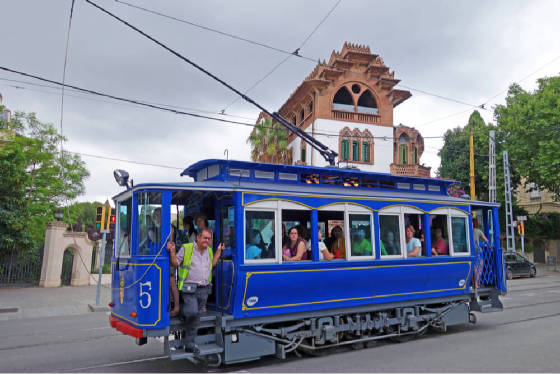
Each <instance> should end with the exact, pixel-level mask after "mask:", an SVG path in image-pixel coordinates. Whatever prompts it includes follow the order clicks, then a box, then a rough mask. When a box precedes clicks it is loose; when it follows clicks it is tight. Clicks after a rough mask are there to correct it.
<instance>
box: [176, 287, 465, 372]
mask: <svg viewBox="0 0 560 374" xmlns="http://www.w3.org/2000/svg"><path fill="white" fill-rule="evenodd" d="M472 302H473V300H472V299H469V298H468V297H456V298H452V299H447V300H445V299H444V300H431V301H429V302H426V303H423V304H414V305H403V304H402V303H398V304H397V303H396V304H395V305H390V304H385V305H384V306H376V307H375V308H371V307H370V310H368V309H367V308H365V307H363V308H353V309H354V310H351V309H350V310H346V311H339V310H332V311H331V313H329V311H328V310H326V311H322V312H321V313H320V315H319V314H317V313H315V314H314V315H313V316H311V313H309V315H308V316H304V315H302V314H299V315H298V316H299V318H297V317H298V316H296V315H293V316H274V317H266V318H260V319H259V318H251V319H247V320H245V321H244V320H233V319H231V318H230V317H229V316H228V315H222V314H220V313H212V312H209V313H207V314H205V315H203V316H202V317H201V325H200V328H199V332H198V336H197V338H196V343H197V345H198V346H199V348H200V353H199V354H197V355H194V354H192V353H186V352H185V351H184V350H183V345H184V342H183V340H182V338H181V337H182V336H184V335H182V334H183V332H182V322H181V320H180V319H175V323H172V325H171V326H170V337H169V338H166V339H165V350H166V353H167V354H169V356H170V357H171V359H172V360H178V359H188V360H190V361H192V362H195V363H197V364H204V365H209V366H219V365H221V364H231V363H237V362H244V361H251V360H257V359H259V358H261V357H263V356H269V355H275V356H276V357H278V358H281V359H285V358H286V355H287V354H289V353H290V352H295V354H298V355H299V353H304V354H310V355H319V354H321V353H322V352H324V351H325V350H327V349H329V348H334V347H340V346H348V345H350V346H352V347H353V348H354V349H358V348H362V347H364V346H365V344H366V343H368V342H373V341H376V340H381V339H390V340H392V341H395V342H404V341H407V340H409V339H412V338H414V337H417V336H421V335H423V334H424V333H426V332H427V331H428V329H433V330H436V331H439V332H445V331H446V329H447V327H448V326H454V325H460V324H466V323H469V322H470V323H476V317H475V315H474V314H473V313H472V311H471V310H472V308H471V305H470V304H471V303H472ZM399 304H400V305H399Z"/></svg>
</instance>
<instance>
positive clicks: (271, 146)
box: [247, 118, 290, 164]
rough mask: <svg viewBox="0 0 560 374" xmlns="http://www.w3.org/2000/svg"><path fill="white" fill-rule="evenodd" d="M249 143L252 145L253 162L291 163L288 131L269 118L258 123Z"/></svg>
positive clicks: (248, 139) (248, 140)
mask: <svg viewBox="0 0 560 374" xmlns="http://www.w3.org/2000/svg"><path fill="white" fill-rule="evenodd" d="M247 143H248V144H250V145H251V160H253V161H258V162H266V163H272V164H287V163H289V162H290V150H289V149H288V130H286V129H285V128H284V127H283V126H282V125H280V124H279V123H278V122H275V123H272V121H271V120H270V119H269V118H265V120H264V121H262V122H260V123H257V125H256V126H255V128H254V129H253V131H252V132H251V134H250V135H249V138H247Z"/></svg>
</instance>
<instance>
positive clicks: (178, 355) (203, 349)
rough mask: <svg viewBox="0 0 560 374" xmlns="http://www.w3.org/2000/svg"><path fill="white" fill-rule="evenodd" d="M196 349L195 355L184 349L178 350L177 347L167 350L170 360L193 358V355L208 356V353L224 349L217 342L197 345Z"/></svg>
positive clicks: (220, 351) (219, 351)
mask: <svg viewBox="0 0 560 374" xmlns="http://www.w3.org/2000/svg"><path fill="white" fill-rule="evenodd" d="M198 349H199V351H200V352H199V354H198V355H195V354H194V353H191V352H185V351H183V350H179V349H173V350H171V351H170V352H169V358H170V359H171V360H172V361H175V360H183V359H192V358H195V357H201V356H208V355H211V354H215V353H222V352H223V351H224V349H223V348H222V347H220V346H218V345H217V344H204V345H199V346H198Z"/></svg>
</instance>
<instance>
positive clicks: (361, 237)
mask: <svg viewBox="0 0 560 374" xmlns="http://www.w3.org/2000/svg"><path fill="white" fill-rule="evenodd" d="M348 220H349V227H350V248H351V253H350V254H351V255H352V256H371V255H372V253H373V251H372V246H371V243H372V239H371V215H370V214H352V213H351V214H349V215H348Z"/></svg>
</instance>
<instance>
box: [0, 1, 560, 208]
mask: <svg viewBox="0 0 560 374" xmlns="http://www.w3.org/2000/svg"><path fill="white" fill-rule="evenodd" d="M129 1H130V2H131V3H133V4H136V5H139V6H143V7H146V8H150V9H153V10H157V11H159V12H162V13H165V14H169V15H172V16H174V17H177V18H181V19H184V20H188V21H191V22H195V23H198V24H202V25H205V26H208V27H212V28H216V29H219V30H222V31H225V32H229V33H232V34H236V35H239V36H242V37H245V38H248V39H252V40H255V41H258V42H261V43H265V44H268V45H271V46H274V47H277V48H281V49H285V50H290V51H291V50H294V49H295V48H297V47H298V46H299V45H300V44H301V43H302V42H303V40H304V39H305V37H306V36H307V35H308V34H309V33H310V32H311V31H312V30H313V28H314V27H315V26H316V25H317V24H318V22H319V21H320V20H321V19H322V18H323V16H324V15H325V14H326V13H327V12H328V11H329V9H331V7H332V6H333V5H334V4H335V3H336V1H335V0H332V1H311V0H308V1H305V2H302V1H295V0H293V1H292V0H289V1H282V2H272V1H237V2H224V1H203V2H201V1H185V0H173V1H172V0H162V1H157V2H156V1H147V0H146V1H141V0H129ZM96 2H97V3H98V4H100V5H101V6H103V7H106V8H107V9H109V10H111V11H113V12H115V13H116V14H118V15H119V16H121V17H123V18H125V19H126V20H128V21H130V22H131V23H133V24H135V25H137V26H139V27H140V28H141V29H143V30H145V31H146V32H148V33H149V34H151V35H153V36H154V37H156V38H158V39H160V40H161V41H163V42H165V43H166V44H168V45H169V46H170V47H172V48H174V49H176V50H178V51H179V52H180V53H182V54H184V55H185V56H186V57H188V58H190V59H192V60H194V61H195V62H197V63H199V64H200V65H202V66H203V67H205V68H207V69H208V70H210V71H212V72H213V73H215V74H216V75H218V76H219V77H221V78H223V79H224V80H226V81H228V82H229V83H231V84H232V85H234V86H235V87H236V88H238V89H239V90H241V91H244V90H246V89H247V88H248V87H250V86H251V85H252V84H253V83H255V82H256V81H257V80H258V79H260V78H261V77H262V76H263V75H264V74H266V73H267V72H268V71H269V70H270V69H271V68H272V67H273V66H274V65H275V64H277V63H278V62H279V61H281V60H282V59H284V58H285V55H284V54H282V53H278V52H275V51H271V50H268V49H265V48H262V47H259V46H255V45H251V44H248V43H245V42H242V41H238V40H234V39H231V38H227V37H224V36H221V35H217V34H214V33H211V32H208V31H204V30H200V29H198V28H194V27H192V26H189V25H186V24H184V23H178V22H175V21H171V20H169V19H164V18H161V17H159V16H155V15H152V14H147V13H145V12H142V11H140V10H137V9H133V8H130V7H128V6H126V5H123V4H119V3H117V2H115V1H113V0H97V1H96ZM70 4H71V1H70V0H50V1H45V0H0V13H1V20H2V22H0V40H1V41H2V52H1V53H0V66H6V67H9V68H13V69H16V70H22V71H25V72H28V73H31V74H36V75H40V76H43V77H46V78H50V79H53V80H57V81H60V80H61V79H62V68H63V62H64V48H65V42H66V30H67V25H68V15H69V11H70ZM558 14H560V2H558V1H553V0H552V1H510V0H507V1H505V0H504V1H492V2H489V1H462V2H457V1H412V0H410V1H360V0H343V1H342V2H341V3H340V5H339V6H338V7H337V8H336V10H335V11H334V12H333V13H332V15H331V16H330V17H329V18H328V19H327V20H326V22H325V23H324V24H323V25H322V26H321V27H320V28H319V29H318V30H317V32H316V33H315V34H314V35H313V36H312V37H311V38H310V39H309V41H308V42H307V43H306V45H305V46H304V47H303V48H302V49H301V50H300V53H301V54H302V55H304V56H306V57H310V58H313V59H318V58H320V59H326V60H328V58H329V56H330V53H331V52H332V50H333V49H336V50H340V49H341V47H342V44H343V43H344V41H350V42H353V43H359V44H366V45H369V46H370V48H371V50H372V52H373V53H376V54H379V55H380V56H381V57H383V59H384V60H385V63H386V64H387V65H388V66H389V67H390V68H391V69H393V70H395V77H396V78H398V79H401V83H402V85H403V86H406V87H413V88H416V89H421V90H424V91H428V92H431V93H435V94H438V95H441V96H446V97H450V98H453V99H456V100H459V101H462V102H467V103H472V104H475V105H479V104H481V103H483V102H486V101H487V99H488V98H490V97H491V96H494V95H495V94H497V93H499V92H501V91H503V90H505V89H506V88H507V87H508V86H509V85H510V84H511V83H512V82H515V81H517V82H518V81H519V80H520V79H522V78H524V77H526V76H527V75H528V74H530V73H532V72H534V71H535V70H536V69H538V68H540V67H541V66H543V65H545V64H547V63H548V62H550V61H552V60H554V59H556V58H557V59H556V60H555V61H554V62H553V63H551V64H548V65H547V66H546V67H545V68H543V69H541V70H539V71H538V72H537V73H536V74H534V75H532V76H530V77H529V78H527V79H525V80H524V81H522V82H521V84H522V86H523V87H524V88H526V89H531V90H532V89H534V87H535V79H536V78H538V77H542V76H545V75H555V74H558V72H559V71H560V39H559V38H558V35H560V32H559V31H560V24H559V23H558V21H557V16H558ZM314 67H315V63H312V62H310V61H307V60H305V59H301V58H296V57H292V58H290V59H289V60H288V61H287V62H286V63H285V64H283V65H282V66H281V67H280V68H279V69H278V70H277V71H276V72H275V73H274V74H272V75H271V76H270V77H269V78H268V79H266V80H265V81H264V82H262V83H261V84H260V85H259V86H258V87H256V88H255V89H254V90H253V91H251V93H250V94H249V96H251V97H253V98H254V99H255V100H256V101H258V102H259V103H261V104H262V105H263V106H265V107H266V108H268V109H270V110H276V109H278V107H279V106H280V105H281V104H282V103H283V102H284V101H285V100H286V99H287V98H288V96H289V95H290V94H291V92H292V91H293V90H294V89H295V88H296V87H297V86H298V85H299V83H301V81H302V80H303V79H304V78H305V77H306V76H307V75H308V74H309V73H310V72H311V71H312V70H313V68H314ZM0 78H4V79H15V80H23V81H29V82H34V83H40V82H36V81H32V80H30V79H26V78H22V77H20V76H17V75H14V74H9V73H5V72H0ZM66 82H67V83H68V84H73V85H77V86H81V87H85V88H89V89H93V90H98V91H102V92H108V93H112V94H114V95H120V96H124V97H127V98H133V99H139V100H145V101H150V102H157V103H163V104H168V105H175V106H180V107H183V108H193V109H198V110H205V111H211V112H219V111H220V110H221V109H223V108H225V107H226V106H227V105H228V104H229V103H231V101H232V100H234V99H235V98H236V97H235V95H234V94H233V93H232V92H230V91H228V90H227V89H225V88H224V87H222V86H220V85H219V84H217V83H216V82H214V81H212V80H210V79H209V78H208V77H206V76H205V75H203V74H202V73H200V72H198V71H196V70H195V69H193V68H192V67H190V66H189V65H187V64H186V63H184V62H182V61H181V60H179V59H178V58H176V57H175V56H172V55H171V54H169V53H168V52H166V51H164V50H163V49H162V48H161V47H159V46H156V45H155V44H153V43H152V42H150V41H148V40H147V39H145V38H144V37H142V36H141V35H139V34H137V33H135V32H133V31H132V30H130V29H128V28H127V27H125V26H124V25H122V24H120V23H117V22H116V21H115V20H113V19H111V18H109V17H108V16H106V15H104V14H102V13H101V12H100V11H98V10H97V9H95V8H93V7H92V6H91V5H89V4H87V3H85V1H83V0H76V6H75V10H74V18H73V24H72V31H71V37H70V47H69V58H68V67H67V74H66ZM14 85H15V86H21V87H24V88H23V89H22V88H15V87H14ZM403 88H405V87H403ZM411 92H412V94H413V96H412V98H410V99H408V100H407V101H405V102H404V103H403V104H401V105H400V106H399V107H397V109H396V111H395V116H394V119H395V124H398V123H403V124H406V125H408V126H414V127H416V128H417V129H419V130H420V131H421V133H422V135H423V136H425V137H430V136H440V135H442V134H443V132H444V131H445V130H446V129H449V128H453V127H456V126H463V125H464V124H465V123H466V121H467V119H468V116H469V115H470V113H471V112H472V109H473V108H471V107H469V106H466V105H462V104H458V103H454V102H451V101H446V100H442V99H439V98H436V97H433V96H430V95H426V94H423V93H420V92H417V91H414V90H411ZM0 93H2V95H3V97H4V104H5V105H6V106H8V107H9V108H10V109H11V110H12V111H16V110H24V111H34V112H36V113H37V115H38V117H39V118H40V119H41V120H43V121H47V122H52V123H53V124H55V125H56V127H57V128H59V126H60V93H59V91H58V90H53V89H50V88H45V87H33V86H30V85H25V84H20V83H13V82H9V81H6V80H0ZM504 97H505V93H502V94H500V95H499V96H497V97H496V98H495V99H493V100H492V101H491V102H490V103H489V105H487V106H486V107H487V108H491V106H492V105H495V104H498V103H503V101H504ZM459 112H463V113H462V114H460V115H456V116H453V117H449V118H447V119H444V120H441V121H435V120H437V119H440V118H442V117H446V116H449V115H451V114H455V113H459ZM226 113H228V114H231V115H236V116H240V117H242V118H238V117H226V118H228V119H232V120H241V121H247V122H251V120H250V119H255V118H256V117H257V115H258V113H259V111H258V109H257V108H255V107H252V106H251V105H249V104H246V103H245V102H243V101H242V100H239V101H237V102H236V103H235V104H234V105H232V106H231V107H229V108H228V110H227V112H226ZM481 114H482V115H483V117H484V118H485V119H486V120H487V121H492V111H491V110H481ZM250 130H251V128H250V127H244V126H239V125H233V124H223V123H219V122H215V121H210V120H201V119H196V118H191V117H185V116H180V115H175V114H172V113H165V112H161V111H157V110H152V109H146V108H141V107H136V106H133V105H129V104H123V103H115V102H112V101H111V100H108V99H102V98H99V97H94V96H89V95H85V94H77V93H72V92H69V91H67V95H66V96H65V106H64V135H65V136H66V137H67V138H68V139H69V141H68V143H67V144H66V145H65V148H66V149H68V150H71V151H76V152H83V153H87V154H96V155H101V156H106V157H113V158H121V159H127V160H135V161H140V162H148V163H155V164H161V165H169V166H174V167H178V168H184V167H187V166H188V165H190V164H192V163H194V162H196V161H198V160H200V159H204V158H223V157H224V150H225V149H228V150H229V157H230V158H232V159H240V160H248V159H249V147H248V145H247V144H246V138H247V136H248V134H249V132H250ZM441 145H442V141H441V140H440V139H426V150H425V153H424V155H423V157H422V159H421V162H423V163H425V164H426V165H428V166H432V175H434V171H435V170H436V169H437V167H438V165H439V158H438V157H437V150H438V149H439V148H440V147H441ZM484 151H485V150H481V152H484ZM83 160H84V161H86V163H87V167H88V169H89V170H90V172H91V177H90V178H89V180H88V181H87V182H86V186H87V192H86V195H85V196H83V197H81V198H80V200H92V199H99V200H101V199H103V200H104V199H105V198H107V197H110V196H112V195H113V194H115V193H117V192H118V191H119V187H118V186H117V185H116V184H115V183H114V180H113V177H112V171H113V169H115V168H122V169H125V170H128V171H129V172H130V174H131V175H132V178H133V179H134V180H135V183H141V182H149V181H157V182H162V181H179V180H181V179H182V178H181V177H179V172H180V170H173V169H164V168H157V167H150V166H141V165H135V164H129V163H124V162H117V161H107V160H102V159H97V158H91V157H86V156H84V157H83Z"/></svg>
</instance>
